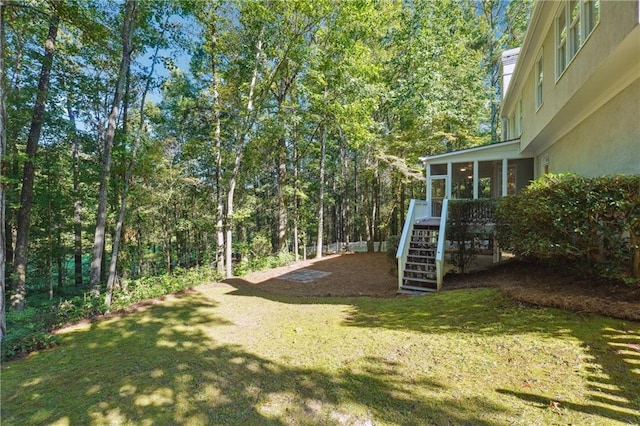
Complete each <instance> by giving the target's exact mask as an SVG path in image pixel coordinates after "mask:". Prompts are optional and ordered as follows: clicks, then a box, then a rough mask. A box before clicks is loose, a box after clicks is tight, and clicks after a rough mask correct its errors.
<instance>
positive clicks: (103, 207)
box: [89, 0, 137, 296]
mask: <svg viewBox="0 0 640 426" xmlns="http://www.w3.org/2000/svg"><path fill="white" fill-rule="evenodd" d="M136 7H137V0H127V2H126V4H125V18H124V25H123V28H122V59H121V61H120V70H119V72H118V81H117V83H116V91H115V94H114V97H113V104H112V106H111V113H110V114H109V119H108V125H107V132H106V135H105V138H104V152H103V158H102V173H101V175H100V192H99V195H98V215H97V218H96V231H95V235H94V239H93V252H92V259H91V273H90V276H89V285H90V286H91V293H92V294H93V295H94V296H99V295H100V274H101V271H102V260H103V256H104V243H105V228H106V223H107V188H108V186H109V175H110V172H111V150H112V148H113V140H114V137H115V133H116V121H117V119H118V112H119V110H120V102H121V101H122V95H123V91H124V85H125V80H126V76H127V70H128V69H129V63H130V61H131V52H132V39H133V30H134V21H135V15H136Z"/></svg>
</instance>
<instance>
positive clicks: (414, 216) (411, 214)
mask: <svg viewBox="0 0 640 426" xmlns="http://www.w3.org/2000/svg"><path fill="white" fill-rule="evenodd" d="M427 217H429V204H428V203H427V202H426V201H424V200H411V201H410V202H409V211H408V212H407V218H406V219H405V221H404V227H403V228H402V235H401V236H400V241H399V242H398V251H397V252H396V259H397V260H398V289H401V288H402V279H403V277H404V267H405V265H406V263H407V254H408V253H409V242H410V241H411V233H412V232H413V224H414V223H416V222H417V221H418V219H423V218H427Z"/></svg>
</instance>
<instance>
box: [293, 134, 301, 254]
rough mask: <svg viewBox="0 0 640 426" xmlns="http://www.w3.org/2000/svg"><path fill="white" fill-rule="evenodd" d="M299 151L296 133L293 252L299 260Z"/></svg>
mask: <svg viewBox="0 0 640 426" xmlns="http://www.w3.org/2000/svg"><path fill="white" fill-rule="evenodd" d="M299 155H300V153H299V152H298V140H297V134H296V135H295V136H294V137H293V252H294V253H295V261H296V262H297V261H298V260H300V247H299V244H300V241H299V236H298V226H299V219H300V197H299V196H298V191H299V188H298V184H299V182H298V179H299V170H300V158H299Z"/></svg>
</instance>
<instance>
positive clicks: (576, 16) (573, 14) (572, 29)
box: [568, 0, 581, 58]
mask: <svg viewBox="0 0 640 426" xmlns="http://www.w3.org/2000/svg"><path fill="white" fill-rule="evenodd" d="M568 23H569V58H573V57H574V56H575V55H576V53H578V49H580V35H581V34H580V2H579V1H578V0H571V1H570V2H569V22H568Z"/></svg>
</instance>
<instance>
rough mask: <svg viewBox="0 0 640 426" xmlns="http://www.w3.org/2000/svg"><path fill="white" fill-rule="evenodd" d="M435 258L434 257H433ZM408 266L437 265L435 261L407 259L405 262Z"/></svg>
mask: <svg viewBox="0 0 640 426" xmlns="http://www.w3.org/2000/svg"><path fill="white" fill-rule="evenodd" d="M432 258H434V257H432ZM405 265H406V266H409V265H411V266H435V265H436V263H435V262H412V261H407V262H406V263H405Z"/></svg>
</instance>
